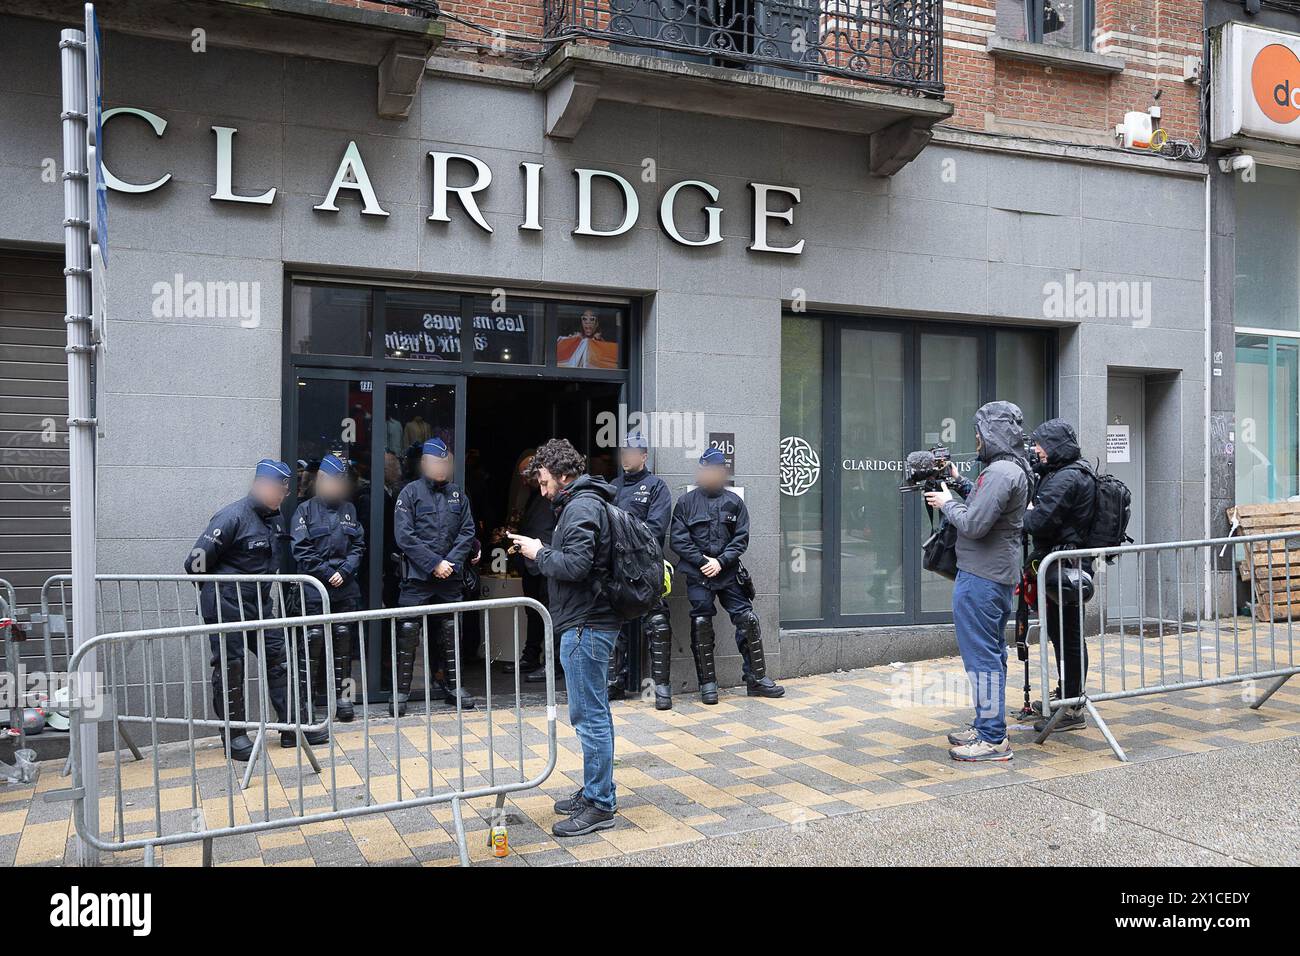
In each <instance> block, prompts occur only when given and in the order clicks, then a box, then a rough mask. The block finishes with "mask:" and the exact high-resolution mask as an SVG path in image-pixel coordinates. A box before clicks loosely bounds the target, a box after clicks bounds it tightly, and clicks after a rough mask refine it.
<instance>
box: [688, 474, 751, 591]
mask: <svg viewBox="0 0 1300 956" xmlns="http://www.w3.org/2000/svg"><path fill="white" fill-rule="evenodd" d="M672 546H673V552H674V553H675V554H676V555H677V570H679V571H681V572H682V573H683V574H685V575H686V581H687V583H688V584H703V585H704V586H705V587H708V588H711V589H712V590H714V591H718V590H721V589H722V588H724V587H726V586H727V585H729V584H731V583H733V582H734V581H735V580H736V569H737V568H738V567H739V566H740V556H741V555H742V554H744V553H745V549H746V548H748V547H749V510H748V509H747V508H746V507H745V502H744V501H743V500H742V499H741V497H740V495H738V494H736V493H735V492H734V491H731V490H729V489H727V488H722V489H721V490H719V491H717V492H713V493H709V492H707V491H705V490H704V489H703V488H695V489H693V490H691V491H688V492H686V494H684V495H682V496H681V497H680V498H678V499H677V507H675V508H674V509H673V525H672ZM708 558H717V559H718V560H719V561H720V562H722V571H721V572H719V573H718V575H717V576H716V577H712V578H706V577H705V576H704V574H703V573H702V572H701V571H700V568H701V567H702V566H703V565H704V562H705V560H706V559H708Z"/></svg>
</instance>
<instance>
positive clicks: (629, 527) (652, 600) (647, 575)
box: [599, 499, 664, 621]
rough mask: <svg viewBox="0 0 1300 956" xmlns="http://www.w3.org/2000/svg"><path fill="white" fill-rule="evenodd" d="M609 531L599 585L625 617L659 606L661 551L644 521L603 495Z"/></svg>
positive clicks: (619, 614) (662, 585) (662, 572)
mask: <svg viewBox="0 0 1300 956" xmlns="http://www.w3.org/2000/svg"><path fill="white" fill-rule="evenodd" d="M602 503H603V504H604V506H605V517H606V519H607V527H608V533H609V568H608V569H607V571H606V573H605V576H604V577H603V578H602V580H601V581H600V585H599V586H600V588H601V589H602V591H603V592H604V594H605V597H606V598H607V599H608V600H609V603H610V606H611V607H613V609H614V613H615V614H617V615H618V616H619V617H621V618H623V620H625V621H635V620H637V619H638V618H640V617H643V616H645V615H646V614H648V613H650V612H651V611H652V610H654V609H655V608H656V607H658V606H659V602H660V601H662V600H663V596H664V551H663V546H662V545H661V544H660V543H659V539H657V538H656V537H655V536H654V535H653V534H651V533H650V529H649V528H648V527H647V526H646V523H645V522H644V521H642V520H641V519H640V518H637V517H635V516H634V515H630V514H628V513H627V512H626V511H624V510H623V509H622V508H620V507H618V506H617V505H613V504H610V503H609V502H608V501H604V500H603V499H602Z"/></svg>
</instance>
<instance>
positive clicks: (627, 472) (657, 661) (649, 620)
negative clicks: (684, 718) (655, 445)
mask: <svg viewBox="0 0 1300 956" xmlns="http://www.w3.org/2000/svg"><path fill="white" fill-rule="evenodd" d="M649 448H650V443H649V442H647V441H646V439H645V436H643V435H642V434H641V433H640V432H633V433H631V434H630V435H628V436H627V440H626V441H625V442H624V447H623V448H622V449H621V450H620V451H619V464H620V465H621V466H622V469H623V473H622V474H621V475H620V476H619V479H618V480H617V481H616V482H615V483H614V489H615V490H614V504H616V505H618V506H619V507H620V508H622V509H623V510H624V511H626V512H628V513H629V514H631V515H635V516H636V517H638V518H640V519H641V520H642V521H644V522H645V523H646V527H648V528H649V529H650V533H651V534H653V535H654V536H655V537H656V538H658V539H659V544H660V546H662V545H663V544H664V543H665V538H666V537H667V534H668V524H669V522H670V521H671V520H672V510H673V495H672V492H671V491H669V490H668V485H667V484H666V483H665V482H664V480H663V479H662V478H660V477H659V476H658V475H656V474H655V473H654V472H653V471H651V470H650V469H649V467H648V463H649V457H650V451H649ZM633 629H634V627H633V623H632V622H629V623H628V624H625V625H623V629H622V630H621V631H619V635H618V641H617V643H616V644H615V645H614V653H613V654H612V655H611V656H610V659H609V697H610V699H611V700H617V699H619V698H621V697H622V696H623V695H624V691H625V687H626V682H627V662H628V653H629V651H628V645H629V642H630V638H631V634H630V632H631V631H632V630H633ZM641 629H642V631H643V632H644V633H645V635H646V640H647V642H648V643H649V645H650V672H651V677H652V678H653V680H654V685H655V710H671V709H672V706H673V685H672V679H671V677H670V673H669V665H670V663H671V660H672V651H673V629H672V624H671V623H670V621H669V618H668V602H667V601H663V600H660V602H659V606H658V607H656V608H655V609H654V610H652V611H651V612H650V613H649V614H647V615H645V617H643V618H642V619H641ZM632 653H638V649H634V650H632Z"/></svg>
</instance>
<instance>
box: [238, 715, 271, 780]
mask: <svg viewBox="0 0 1300 956" xmlns="http://www.w3.org/2000/svg"><path fill="white" fill-rule="evenodd" d="M265 749H266V735H265V734H264V733H262V731H261V730H258V732H257V736H256V737H254V738H253V752H252V753H251V754H249V755H248V766H247V767H245V768H244V781H243V783H241V784H240V785H239V789H240V790H247V789H248V785H249V784H250V783H252V782H253V771H254V770H256V769H257V762H258V761H259V760H261V759H262V758H263V756H264V754H263V751H264V750H265Z"/></svg>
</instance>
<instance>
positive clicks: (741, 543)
mask: <svg viewBox="0 0 1300 956" xmlns="http://www.w3.org/2000/svg"><path fill="white" fill-rule="evenodd" d="M725 462H726V458H725V456H724V455H723V454H722V452H721V451H719V450H718V449H716V448H710V449H709V450H708V451H706V452H705V453H704V454H703V455H701V456H700V462H699V468H698V470H697V471H696V473H695V482H696V487H695V488H694V489H692V490H691V491H688V492H687V493H686V494H684V495H682V496H681V498H679V499H677V507H676V508H674V509H673V526H672V546H673V552H674V553H675V554H676V555H677V559H678V560H677V569H678V570H679V571H681V572H682V573H683V574H685V575H686V597H687V599H688V600H689V601H690V602H691V650H692V652H694V654H695V673H696V676H697V677H699V681H700V699H701V700H702V701H704V703H706V704H716V703H717V702H718V678H717V672H716V669H715V666H714V659H713V616H714V614H716V613H717V609H716V608H715V607H714V599H715V598H716V599H717V600H718V601H720V602H721V603H722V609H723V610H724V611H726V612H727V615H728V616H729V617H730V618H731V623H732V624H734V625H735V626H736V646H737V647H738V648H739V649H740V655H741V657H742V658H743V660H744V674H745V686H746V689H747V691H748V693H749V696H751V697H784V696H785V688H783V687H781V686H779V685H778V684H776V683H775V682H774V681H773V680H772V678H770V677H768V676H767V665H766V662H765V661H764V658H763V638H762V636H761V634H760V633H759V627H758V615H756V614H755V613H754V605H753V603H752V602H751V600H750V597H749V595H748V594H747V593H746V590H745V587H744V586H743V584H742V581H741V575H742V573H743V571H744V569H743V568H742V567H741V564H740V557H741V555H743V554H744V553H745V549H746V548H747V547H748V546H749V511H748V510H747V509H746V508H745V502H744V500H743V499H742V498H741V497H740V496H739V495H738V494H736V493H735V492H734V491H731V490H730V489H728V488H727V487H726V483H727V468H726V464H725Z"/></svg>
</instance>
